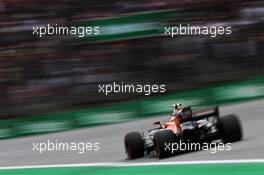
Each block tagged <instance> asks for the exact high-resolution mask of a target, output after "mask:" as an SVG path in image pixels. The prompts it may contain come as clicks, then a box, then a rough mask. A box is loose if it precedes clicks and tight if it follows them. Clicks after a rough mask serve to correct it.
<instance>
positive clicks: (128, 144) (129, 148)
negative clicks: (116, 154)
mask: <svg viewBox="0 0 264 175" xmlns="http://www.w3.org/2000/svg"><path fill="white" fill-rule="evenodd" d="M124 141H125V149H126V154H127V158H128V159H135V158H139V157H143V156H144V153H145V145H144V140H143V138H142V136H141V134H140V133H139V132H130V133H128V134H126V136H125V139H124Z"/></svg>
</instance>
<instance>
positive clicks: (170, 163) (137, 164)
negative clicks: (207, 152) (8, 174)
mask: <svg viewBox="0 0 264 175" xmlns="http://www.w3.org/2000/svg"><path fill="white" fill-rule="evenodd" d="M239 163H264V159H235V160H204V161H179V162H149V163H118V162H113V163H110V162H106V163H83V164H57V165H32V166H30V165H29V166H7V167H0V170H16V169H37V168H67V167H132V166H161V165H193V164H239Z"/></svg>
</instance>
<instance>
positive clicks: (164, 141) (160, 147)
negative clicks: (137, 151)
mask: <svg viewBox="0 0 264 175" xmlns="http://www.w3.org/2000/svg"><path fill="white" fill-rule="evenodd" d="M174 142H175V135H174V133H173V132H172V131H171V130H161V131H158V132H156V133H155V135H154V147H155V151H156V154H157V157H158V158H159V159H163V158H166V157H170V156H172V155H173V153H172V146H171V145H172V144H173V143H174Z"/></svg>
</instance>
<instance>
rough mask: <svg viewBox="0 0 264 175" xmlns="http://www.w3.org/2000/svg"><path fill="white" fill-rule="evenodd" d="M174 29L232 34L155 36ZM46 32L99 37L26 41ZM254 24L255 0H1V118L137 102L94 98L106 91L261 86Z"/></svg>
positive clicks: (259, 8)
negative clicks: (71, 30) (88, 31)
mask: <svg viewBox="0 0 264 175" xmlns="http://www.w3.org/2000/svg"><path fill="white" fill-rule="evenodd" d="M179 23H183V24H190V25H192V24H195V25H208V26H210V25H223V26H232V34H231V35H228V36H218V37H216V38H210V37H208V36H182V37H174V38H170V37H165V36H163V35H162V34H161V33H160V30H162V29H163V26H165V25H167V26H172V25H177V24H179ZM47 24H59V25H60V26H68V25H84V26H85V25H87V26H88V25H98V26H100V27H101V29H102V31H103V32H102V35H101V36H99V37H98V38H89V37H87V38H74V37H72V38H69V37H65V36H46V37H42V38H39V37H37V36H33V35H32V32H33V31H32V27H33V26H41V25H47ZM263 24H264V3H263V1H262V0H235V1H227V0H224V1H221V0H203V1H197V0H163V1H160V0H141V1H135V0H123V1H115V0H108V1H104V2H102V1H94V0H90V1H87V0H75V1H71V0H53V1H50V0H45V1H44V0H0V38H1V39H0V63H1V64H0V118H2V119H10V118H17V117H25V116H31V115H36V114H46V113H50V112H57V111H65V109H67V110H75V109H80V108H90V107H94V106H98V105H101V106H102V105H105V104H110V103H119V102H123V101H129V100H131V99H137V98H142V96H139V95H136V94H134V95H131V94H121V95H120V94H113V95H111V96H104V95H98V93H97V91H98V84H102V83H106V82H113V81H116V82H118V81H119V82H121V81H123V82H128V83H130V84H133V83H135V84H136V83H139V84H144V83H156V84H158V83H162V84H166V85H167V93H174V92H181V91H185V90H190V89H193V88H202V87H207V86H212V85H215V84H219V83H226V82H232V81H235V80H247V79H251V78H254V77H261V76H263V75H264V69H263V68H264V59H263V58H264V57H263V54H264V30H263V29H264V25H263ZM134 29H136V32H133V30H134ZM144 98H146V97H144Z"/></svg>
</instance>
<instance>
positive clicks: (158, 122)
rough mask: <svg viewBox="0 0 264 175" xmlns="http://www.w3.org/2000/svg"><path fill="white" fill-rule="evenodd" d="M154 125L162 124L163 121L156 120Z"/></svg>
mask: <svg viewBox="0 0 264 175" xmlns="http://www.w3.org/2000/svg"><path fill="white" fill-rule="evenodd" d="M153 125H160V126H161V123H160V121H156V122H154V123H153Z"/></svg>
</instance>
